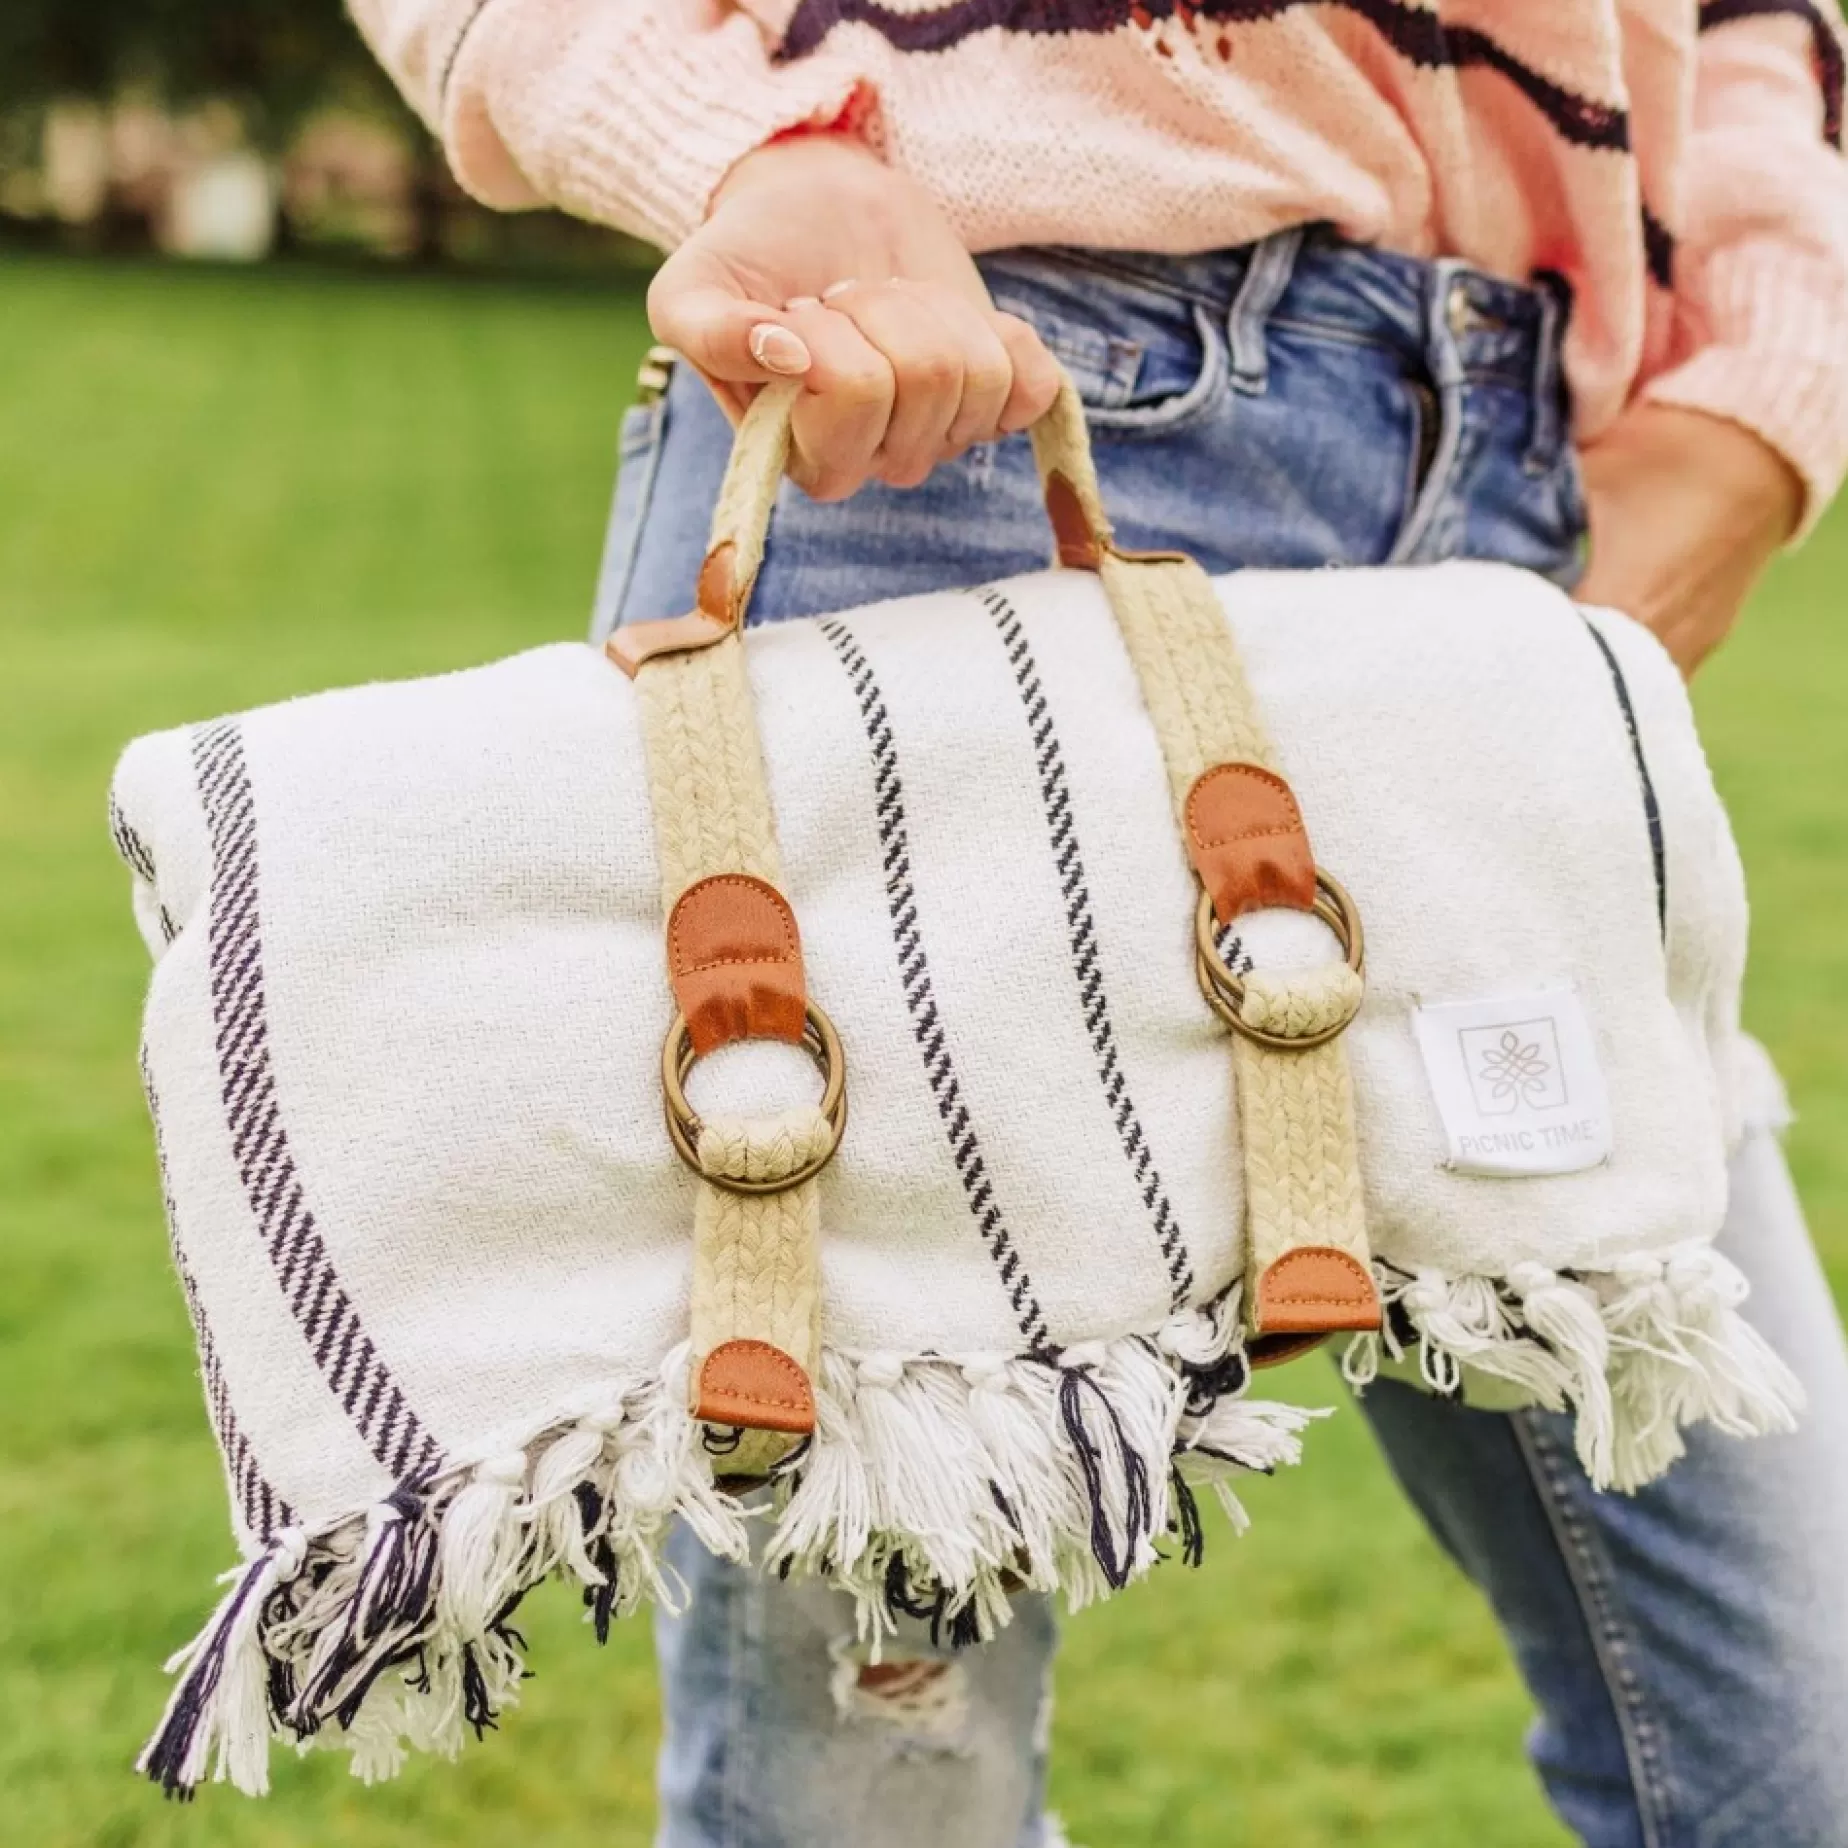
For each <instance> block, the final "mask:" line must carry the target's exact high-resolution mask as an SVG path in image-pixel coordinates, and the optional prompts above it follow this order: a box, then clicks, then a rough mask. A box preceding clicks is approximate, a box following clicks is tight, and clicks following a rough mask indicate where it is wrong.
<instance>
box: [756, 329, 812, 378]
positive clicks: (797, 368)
mask: <svg viewBox="0 0 1848 1848" xmlns="http://www.w3.org/2000/svg"><path fill="white" fill-rule="evenodd" d="M751 357H752V358H753V359H754V360H756V361H757V363H758V364H759V365H760V366H762V367H763V369H764V370H765V371H766V372H780V373H782V374H783V375H784V376H785V377H786V378H794V377H795V375H796V374H797V373H799V372H806V371H807V370H808V369H809V350H808V347H807V346H806V344H804V342H803V341H802V340H801V339H800V338H798V336H796V335H795V334H792V333H791V332H790V331H789V329H788V328H787V327H778V326H777V324H776V323H775V322H774V321H759V322H758V324H757V325H756V326H755V327H753V328H752V329H751Z"/></svg>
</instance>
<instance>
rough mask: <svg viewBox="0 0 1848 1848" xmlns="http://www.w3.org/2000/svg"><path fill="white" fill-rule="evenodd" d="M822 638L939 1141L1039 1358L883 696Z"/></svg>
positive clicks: (1034, 1316) (830, 634) (842, 643)
mask: <svg viewBox="0 0 1848 1848" xmlns="http://www.w3.org/2000/svg"><path fill="white" fill-rule="evenodd" d="M821 632H822V634H823V635H825V636H826V637H827V638H828V643H829V645H830V646H831V647H832V648H833V650H834V653H835V655H836V657H837V658H838V660H839V661H840V664H841V666H842V668H843V669H844V670H845V672H846V675H847V679H848V682H849V683H850V684H851V686H852V687H853V692H854V698H855V700H856V701H857V702H858V703H859V707H860V717H861V720H862V722H863V723H864V725H865V727H866V741H867V744H868V746H869V747H870V748H871V751H872V757H873V805H874V810H875V812H876V814H877V816H878V823H879V847H880V853H881V856H882V859H883V862H884V868H885V889H886V909H887V911H888V913H889V915H890V917H891V920H892V941H893V947H894V949H895V950H896V952H897V956H898V979H899V983H900V985H901V986H902V988H903V989H904V993H905V1007H906V1011H907V1012H908V1013H909V1014H910V1016H911V1031H912V1034H913V1036H914V1037H915V1038H916V1040H917V1043H918V1051H919V1052H920V1054H922V1056H923V1060H924V1076H925V1078H926V1079H927V1080H928V1081H929V1084H930V1088H931V1094H932V1095H933V1096H934V1097H935V1098H936V1100H937V1114H938V1115H939V1116H940V1117H941V1118H942V1119H943V1130H944V1134H945V1135H946V1136H947V1137H948V1138H949V1144H950V1155H951V1158H952V1160H954V1162H955V1164H956V1172H957V1175H958V1177H959V1178H960V1179H961V1181H962V1188H963V1198H964V1199H965V1200H966V1201H967V1202H968V1206H969V1212H970V1215H971V1216H972V1217H973V1218H974V1220H975V1224H976V1230H977V1231H978V1232H979V1233H980V1234H981V1237H982V1243H983V1245H984V1246H985V1247H986V1248H987V1251H988V1255H989V1257H990V1258H991V1259H992V1260H993V1261H994V1266H995V1270H996V1271H997V1273H998V1274H999V1276H1000V1281H1001V1287H1002V1289H1004V1290H1005V1291H1006V1292H1007V1299H1008V1302H1009V1303H1010V1304H1011V1305H1012V1306H1013V1311H1014V1320H1015V1321H1016V1322H1017V1323H1018V1324H1019V1326H1020V1332H1021V1334H1022V1335H1024V1336H1025V1337H1026V1342H1027V1347H1028V1350H1029V1351H1030V1352H1032V1353H1036V1354H1037V1353H1043V1352H1044V1351H1045V1350H1047V1349H1049V1348H1050V1347H1051V1346H1052V1329H1051V1327H1050V1326H1049V1324H1048V1323H1047V1321H1046V1312H1045V1310H1043V1309H1042V1308H1041V1307H1040V1304H1039V1299H1038V1297H1037V1296H1036V1295H1035V1294H1034V1290H1033V1280H1032V1278H1031V1277H1030V1276H1028V1274H1027V1267H1026V1264H1025V1262H1024V1261H1023V1260H1022V1258H1021V1255H1020V1253H1019V1251H1018V1250H1017V1249H1016V1248H1015V1245H1014V1240H1013V1235H1012V1234H1011V1233H1010V1232H1009V1231H1008V1228H1007V1219H1006V1217H1005V1216H1004V1215H1003V1213H1002V1211H1001V1206H1000V1202H999V1201H998V1200H997V1199H996V1198H995V1187H994V1182H993V1181H991V1180H990V1179H989V1177H988V1166H987V1163H986V1162H984V1161H983V1159H982V1145H981V1142H980V1140H979V1138H978V1137H977V1136H976V1133H975V1125H974V1122H973V1121H972V1119H971V1118H970V1115H969V1106H968V1105H967V1104H966V1103H965V1102H964V1101H963V1095H962V1085H961V1084H960V1083H959V1082H958V1080H957V1077H956V1065H955V1061H954V1060H953V1059H952V1058H951V1056H950V1045H949V1031H948V1029H947V1028H946V1027H945V1026H944V1024H943V1017H942V1015H941V1014H940V1013H939V1012H938V1009H937V996H936V991H935V989H934V988H933V987H932V984H931V979H930V960H929V958H928V957H927V956H926V955H925V952H924V937H923V931H922V928H921V926H920V924H919V921H918V895H917V887H916V885H915V884H914V883H913V880H912V877H911V830H910V826H909V824H908V823H907V821H906V819H905V788H904V784H903V782H902V781H901V780H900V777H899V767H898V745H897V742H896V740H895V739H894V738H893V735H892V720H891V717H890V715H889V714H888V713H887V711H886V703H885V695H884V694H883V693H882V692H881V691H880V690H879V681H878V679H877V677H876V676H875V675H874V673H873V669H872V664H871V663H870V662H869V661H868V660H867V658H866V656H865V655H864V654H863V653H862V652H861V650H860V645H859V643H858V642H856V641H855V640H854V638H853V631H852V630H851V629H849V628H848V627H847V625H846V624H845V623H843V622H840V621H838V620H836V619H834V618H830V619H829V620H827V621H826V622H823V623H822V624H821Z"/></svg>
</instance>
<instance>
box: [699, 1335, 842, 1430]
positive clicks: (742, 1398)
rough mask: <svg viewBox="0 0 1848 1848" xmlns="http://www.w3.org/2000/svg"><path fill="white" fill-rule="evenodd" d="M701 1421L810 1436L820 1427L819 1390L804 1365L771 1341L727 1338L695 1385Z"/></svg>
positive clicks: (704, 1364) (703, 1365) (705, 1364)
mask: <svg viewBox="0 0 1848 1848" xmlns="http://www.w3.org/2000/svg"><path fill="white" fill-rule="evenodd" d="M692 1411H693V1416H694V1417H695V1418H697V1419H698V1420H699V1422H700V1423H701V1424H715V1425H736V1426H740V1427H741V1428H743V1429H744V1430H747V1431H783V1432H787V1433H788V1434H789V1435H790V1436H792V1437H805V1436H807V1434H808V1433H809V1432H811V1431H813V1430H814V1428H815V1391H814V1388H813V1387H812V1386H811V1385H810V1384H809V1377H808V1375H807V1374H806V1373H804V1372H803V1370H802V1368H801V1365H800V1364H799V1363H798V1362H797V1361H795V1360H792V1359H791V1358H790V1356H789V1355H787V1354H785V1353H784V1352H783V1350H782V1349H781V1348H780V1347H776V1346H775V1345H773V1344H772V1343H771V1342H768V1341H746V1340H737V1341H723V1342H721V1343H720V1344H719V1345H718V1346H717V1347H715V1348H714V1349H713V1350H712V1352H711V1353H710V1354H708V1355H707V1356H706V1358H705V1360H704V1361H703V1362H702V1363H701V1365H700V1369H699V1377H698V1379H697V1380H696V1381H695V1383H694V1387H693V1406H692Z"/></svg>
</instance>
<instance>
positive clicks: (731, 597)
mask: <svg viewBox="0 0 1848 1848" xmlns="http://www.w3.org/2000/svg"><path fill="white" fill-rule="evenodd" d="M750 590H751V587H750V585H748V584H745V585H740V584H739V582H738V546H737V542H736V541H735V540H731V539H726V540H722V541H721V542H720V543H719V544H718V545H715V546H714V547H713V548H712V550H711V551H710V552H708V553H707V554H706V556H705V557H704V558H703V559H702V560H701V561H700V567H699V583H698V585H697V587H696V588H695V591H694V595H693V607H694V608H695V609H697V610H698V611H699V612H700V613H701V614H702V615H705V616H710V617H711V618H712V620H713V621H714V622H722V623H724V624H725V625H726V626H727V627H728V628H732V629H735V628H737V626H738V625H739V623H741V622H742V621H743V620H744V601H745V598H746V597H747V596H749V595H750ZM741 593H742V594H741Z"/></svg>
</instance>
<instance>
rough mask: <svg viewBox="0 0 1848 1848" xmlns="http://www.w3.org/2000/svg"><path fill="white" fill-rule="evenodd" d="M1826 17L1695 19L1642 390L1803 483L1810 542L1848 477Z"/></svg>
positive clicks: (1839, 186)
mask: <svg viewBox="0 0 1848 1848" xmlns="http://www.w3.org/2000/svg"><path fill="white" fill-rule="evenodd" d="M1832 7H1833V0H1792V3H1790V4H1783V3H1782V0H1779V3H1778V4H1767V0H1708V4H1707V5H1705V6H1703V7H1702V9H1701V21H1702V26H1703V31H1702V33H1701V37H1700V43H1699V53H1698V61H1697V65H1696V77H1695V96H1694V122H1693V139H1692V142H1691V145H1690V148H1689V157H1688V160H1687V164H1686V168H1685V175H1686V177H1685V181H1684V189H1683V192H1682V196H1681V199H1680V201H1679V213H1678V216H1679V220H1680V222H1679V225H1678V227H1677V231H1678V241H1677V246H1676V250H1675V257H1674V328H1673V335H1672V338H1671V341H1670V345H1669V350H1668V354H1667V361H1666V364H1665V365H1664V366H1663V367H1662V368H1661V370H1659V371H1658V372H1657V373H1656V375H1655V376H1654V377H1653V378H1651V379H1649V380H1648V381H1647V382H1646V383H1645V385H1644V386H1643V390H1642V396H1643V398H1644V400H1645V401H1646V402H1654V403H1658V404H1675V405H1683V406H1686V407H1687V408H1689V409H1692V410H1699V411H1707V412H1710V413H1711V414H1713V415H1715V416H1719V417H1726V418H1730V419H1732V420H1733V421H1734V422H1736V423H1741V424H1744V425H1745V426H1746V427H1747V428H1748V429H1750V430H1753V431H1755V432H1756V433H1757V434H1758V435H1759V436H1761V437H1763V438H1764V440H1765V441H1766V442H1767V443H1769V444H1770V445H1771V446H1772V448H1774V449H1776V450H1777V451H1778V452H1779V454H1781V455H1782V456H1783V457H1784V458H1785V459H1786V460H1787V461H1788V462H1789V463H1790V464H1791V466H1792V467H1793V468H1794V469H1795V470H1796V471H1797V473H1798V475H1799V476H1800V477H1801V478H1802V480H1803V483H1804V486H1805V488H1806V490H1807V507H1806V513H1805V518H1804V522H1803V525H1804V528H1805V529H1807V528H1808V527H1809V526H1810V525H1812V524H1813V523H1814V521H1815V520H1816V519H1817V518H1818V517H1819V516H1820V515H1821V513H1822V510H1823V508H1824V507H1825V506H1826V505H1827V503H1828V501H1829V499H1830V497H1831V496H1832V495H1833V494H1834V492H1835V490H1836V489H1837V488H1838V487H1839V486H1840V485H1841V481H1842V477H1843V474H1844V472H1848V331H1845V330H1848V161H1845V160H1844V158H1843V154H1842V67H1843V56H1842V37H1841V35H1840V32H1839V30H1838V28H1837V27H1836V25H1835V24H1834V22H1833V19H1832V17H1825V13H1824V9H1825V8H1828V9H1831V12H1832Z"/></svg>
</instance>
